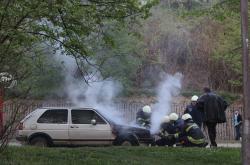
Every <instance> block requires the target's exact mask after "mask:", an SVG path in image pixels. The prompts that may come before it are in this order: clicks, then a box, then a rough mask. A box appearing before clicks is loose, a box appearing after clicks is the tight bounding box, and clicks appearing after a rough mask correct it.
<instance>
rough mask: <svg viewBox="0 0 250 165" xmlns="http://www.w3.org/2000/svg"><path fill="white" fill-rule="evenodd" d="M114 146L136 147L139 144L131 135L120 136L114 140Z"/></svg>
mask: <svg viewBox="0 0 250 165" xmlns="http://www.w3.org/2000/svg"><path fill="white" fill-rule="evenodd" d="M115 144H116V145H119V146H138V145H139V142H138V140H137V139H136V137H134V136H133V135H131V136H120V137H118V138H117V139H116V142H115Z"/></svg>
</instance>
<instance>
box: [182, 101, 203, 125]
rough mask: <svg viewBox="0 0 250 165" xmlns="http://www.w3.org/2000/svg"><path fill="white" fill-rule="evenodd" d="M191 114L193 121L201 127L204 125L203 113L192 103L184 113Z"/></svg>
mask: <svg viewBox="0 0 250 165" xmlns="http://www.w3.org/2000/svg"><path fill="white" fill-rule="evenodd" d="M186 113H188V114H190V115H191V116H192V119H193V121H194V122H195V123H196V124H197V125H198V126H199V127H200V128H201V125H202V113H201V112H200V111H199V110H198V109H197V106H196V105H193V104H190V105H188V106H187V107H186V109H185V111H184V114H186Z"/></svg>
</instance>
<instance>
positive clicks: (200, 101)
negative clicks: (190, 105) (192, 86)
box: [196, 95, 205, 111]
mask: <svg viewBox="0 0 250 165" xmlns="http://www.w3.org/2000/svg"><path fill="white" fill-rule="evenodd" d="M204 102H205V95H202V96H201V97H200V98H199V99H198V100H197V103H196V107H197V110H199V111H204Z"/></svg>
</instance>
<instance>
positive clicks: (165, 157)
mask: <svg viewBox="0 0 250 165" xmlns="http://www.w3.org/2000/svg"><path fill="white" fill-rule="evenodd" d="M57 164H58V165H85V164H88V165H92V164H93V165H98V164H100V165H123V164H124V165H131V164H133V165H137V164H143V165H154V164H156V165H161V164H164V165H167V164H170V165H179V164H180V165H189V164H190V165H191V164H192V165H196V164H197V165H202V164H211V165H216V164H220V165H223V164H230V165H233V164H241V161H240V149H233V148H217V149H208V148H167V147H82V148H35V147H9V148H7V149H6V150H5V152H3V153H1V155H0V165H57Z"/></svg>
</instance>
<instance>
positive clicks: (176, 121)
mask: <svg viewBox="0 0 250 165" xmlns="http://www.w3.org/2000/svg"><path fill="white" fill-rule="evenodd" d="M169 119H170V123H171V124H172V126H173V128H172V129H173V130H171V133H170V134H175V133H178V132H181V131H182V129H183V125H184V121H183V120H182V119H181V118H179V115H178V114H176V113H171V114H170V115H169Z"/></svg>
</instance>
